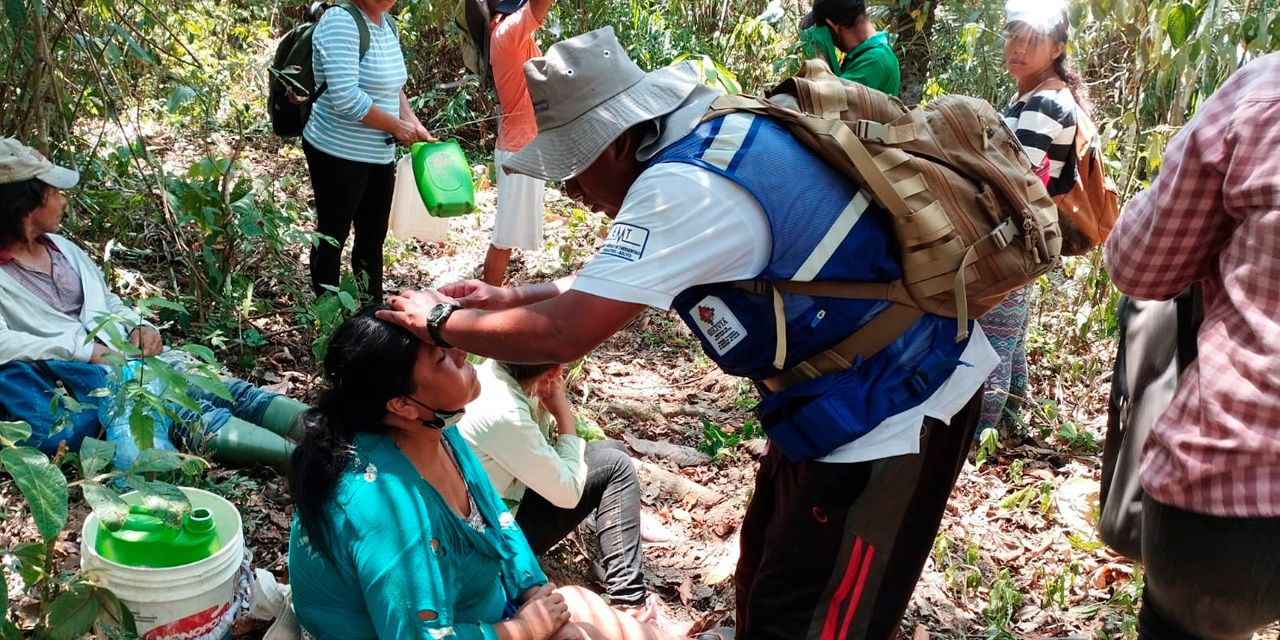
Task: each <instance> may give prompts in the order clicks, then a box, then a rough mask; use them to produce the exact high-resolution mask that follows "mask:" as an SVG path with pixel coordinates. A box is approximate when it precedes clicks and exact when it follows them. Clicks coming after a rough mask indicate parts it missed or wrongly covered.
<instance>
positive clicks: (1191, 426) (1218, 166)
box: [1106, 54, 1280, 518]
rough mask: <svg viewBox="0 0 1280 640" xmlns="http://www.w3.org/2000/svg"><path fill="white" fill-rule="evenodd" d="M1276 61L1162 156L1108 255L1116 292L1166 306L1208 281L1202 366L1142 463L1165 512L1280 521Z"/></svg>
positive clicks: (1182, 386) (1261, 65) (1224, 97)
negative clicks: (1157, 170)
mask: <svg viewBox="0 0 1280 640" xmlns="http://www.w3.org/2000/svg"><path fill="white" fill-rule="evenodd" d="M1278 119H1280V54H1272V55H1268V56H1265V57H1263V58H1259V59H1257V60H1254V61H1253V62H1251V63H1249V64H1247V65H1246V66H1244V67H1243V68H1241V69H1240V70H1239V71H1237V72H1236V73H1235V75H1233V76H1232V77H1231V78H1229V79H1228V80H1227V81H1226V82H1225V83H1224V84H1223V85H1222V88H1221V89H1220V90H1219V91H1218V92H1217V93H1216V94H1214V95H1213V96H1212V97H1211V98H1209V99H1208V100H1207V101H1206V102H1205V103H1204V105H1203V106H1201V107H1200V109H1199V111H1198V112H1197V113H1196V116H1195V118H1194V119H1193V120H1192V121H1191V122H1190V123H1189V124H1188V125H1187V126H1186V128H1184V129H1183V130H1182V132H1181V133H1179V134H1178V135H1177V136H1176V137H1175V138H1174V139H1173V141H1172V142H1170V143H1169V148H1168V150H1167V151H1166V152H1165V161H1164V169H1163V171H1161V173H1160V177H1159V178H1158V179H1157V180H1156V182H1155V184H1153V185H1152V186H1151V188H1150V189H1148V190H1146V191H1144V192H1142V193H1139V194H1138V195H1136V196H1134V198H1133V200H1131V201H1130V202H1129V205H1128V206H1127V207H1125V211H1124V215H1122V216H1120V219H1119V221H1117V222H1116V226H1115V229H1114V230H1112V232H1111V237H1110V238H1108V239H1107V243H1106V261H1107V270H1108V271H1110V272H1111V279H1112V281H1113V282H1115V285H1116V287H1117V288H1119V289H1120V290H1121V291H1123V292H1125V293H1127V294H1129V295H1131V296H1134V297H1136V298H1144V299H1168V298H1171V297H1173V296H1174V295H1176V294H1177V293H1178V292H1180V291H1182V290H1183V289H1185V288H1186V287H1187V286H1189V285H1190V284H1191V283H1193V282H1197V281H1203V282H1204V296H1205V315H1204V324H1203V325H1202V327H1201V329H1200V334H1199V336H1198V345H1199V353H1200V355H1199V358H1197V359H1196V361H1195V362H1194V363H1193V364H1192V365H1191V366H1190V368H1188V369H1187V371H1186V373H1185V375H1184V376H1183V378H1182V380H1181V381H1180V382H1179V384H1178V391H1177V395H1176V396H1175V398H1174V401H1173V405H1172V406H1171V407H1170V408H1169V410H1168V411H1166V412H1165V414H1164V415H1163V416H1162V417H1161V418H1160V421H1159V423H1157V425H1156V427H1155V428H1154V429H1153V430H1152V432H1151V435H1150V438H1149V439H1148V441H1147V444H1146V448H1145V450H1144V452H1143V458H1142V486H1143V488H1145V489H1146V491H1147V493H1148V494H1150V495H1151V497H1153V498H1155V499H1156V500H1158V501H1159V502H1161V503H1163V504H1168V505H1171V506H1174V507H1178V508H1182V509H1186V510H1188V511H1193V512H1196V513H1204V514H1209V515H1214V516H1220V517H1238V518H1257V517H1275V516H1280V120H1278Z"/></svg>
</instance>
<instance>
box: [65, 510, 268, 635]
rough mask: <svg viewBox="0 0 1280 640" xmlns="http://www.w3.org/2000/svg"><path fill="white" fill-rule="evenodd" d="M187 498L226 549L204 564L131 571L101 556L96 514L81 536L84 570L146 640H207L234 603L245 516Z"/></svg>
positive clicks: (81, 556)
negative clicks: (205, 513) (209, 517)
mask: <svg viewBox="0 0 1280 640" xmlns="http://www.w3.org/2000/svg"><path fill="white" fill-rule="evenodd" d="M182 492H183V493H185V494H187V499H188V500H190V501H191V506H192V507H193V508H204V509H208V510H209V511H210V512H211V513H212V514H213V521H214V524H215V525H216V527H217V530H218V540H219V542H221V543H222V548H221V549H219V550H218V551H217V552H216V553H214V554H213V555H212V556H209V557H208V558H205V559H204V560H200V561H198V562H192V563H191V564H184V565H182V566H178V567H168V568H164V569H157V568H153V567H130V566H128V565H123V564H120V563H118V562H114V561H111V560H108V559H106V558H103V557H102V556H100V555H98V549H97V543H98V516H97V514H90V515H89V517H88V518H86V519H85V521H84V528H83V529H82V530H81V531H80V568H81V570H83V571H84V572H85V575H86V577H89V578H90V579H92V580H93V581H94V582H95V583H96V584H98V585H99V586H102V587H105V588H107V589H110V590H111V591H112V592H113V593H115V594H116V597H118V598H120V601H121V602H123V603H124V605H125V606H126V607H128V608H129V611H130V612H131V613H132V614H133V618H134V621H136V622H137V625H138V633H139V635H141V636H142V638H143V640H188V639H191V638H203V637H206V636H208V635H209V634H210V633H212V632H214V631H216V630H217V628H218V625H219V624H220V623H221V622H222V619H223V616H224V615H225V614H226V613H227V611H228V609H230V608H231V606H232V602H233V600H234V599H235V592H236V573H237V572H238V571H239V569H240V565H241V563H242V562H243V561H244V533H243V531H242V526H241V521H240V512H239V511H237V510H236V507H235V505H233V504H231V503H230V502H227V501H226V500H224V499H223V498H222V497H220V496H217V495H214V494H212V493H209V492H208V491H201V490H200V489H191V488H189V487H182ZM123 498H124V500H125V502H128V503H130V504H139V503H141V497H140V496H139V495H138V494H137V493H128V494H125V495H124V496H123ZM227 637H230V629H227Z"/></svg>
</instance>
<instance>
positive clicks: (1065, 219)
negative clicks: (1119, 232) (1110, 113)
mask: <svg viewBox="0 0 1280 640" xmlns="http://www.w3.org/2000/svg"><path fill="white" fill-rule="evenodd" d="M1041 88H1045V89H1065V88H1066V84H1064V83H1063V82H1062V81H1061V80H1050V81H1048V82H1046V83H1044V84H1043V85H1041ZM1036 90H1037V91H1038V90H1039V89H1036ZM1075 151H1076V183H1075V184H1074V185H1073V186H1072V187H1071V190H1070V191H1068V192H1066V193H1064V194H1062V195H1059V196H1055V197H1054V198H1053V201H1054V202H1055V203H1057V205H1058V218H1059V220H1058V221H1059V223H1060V224H1061V225H1062V254H1063V255H1067V256H1080V255H1084V254H1086V253H1088V252H1089V250H1090V249H1092V248H1094V247H1096V246H1098V245H1100V244H1102V243H1103V242H1104V241H1106V239H1107V235H1108V234H1110V233H1111V227H1114V226H1116V218H1119V217H1120V198H1119V195H1118V194H1117V193H1116V185H1115V183H1114V182H1112V181H1111V177H1110V176H1108V175H1107V169H1106V165H1105V164H1103V162H1102V149H1101V147H1100V145H1099V141H1098V127H1097V126H1095V125H1094V124H1093V120H1091V119H1090V118H1089V115H1088V114H1086V113H1085V112H1084V110H1083V109H1080V108H1077V109H1076V139H1075Z"/></svg>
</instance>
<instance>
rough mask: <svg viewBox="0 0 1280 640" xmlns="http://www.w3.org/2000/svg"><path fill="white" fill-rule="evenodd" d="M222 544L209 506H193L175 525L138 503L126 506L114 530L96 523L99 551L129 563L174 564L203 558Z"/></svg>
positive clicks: (116, 560) (144, 565)
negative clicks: (126, 514)
mask: <svg viewBox="0 0 1280 640" xmlns="http://www.w3.org/2000/svg"><path fill="white" fill-rule="evenodd" d="M221 548H222V543H221V541H219V540H218V531H217V528H216V527H215V526H214V523H213V514H212V513H210V511H209V510H208V509H200V508H197V509H192V511H191V513H189V514H187V515H185V516H183V517H182V526H181V527H179V528H176V529H175V528H173V527H170V526H169V525H167V524H165V523H164V521H163V520H161V519H160V518H158V517H156V515H155V514H154V513H152V511H151V510H150V509H147V508H146V507H143V506H139V505H132V506H130V507H129V515H128V517H126V518H125V521H124V525H123V526H121V527H120V528H119V529H118V530H116V531H111V530H109V529H107V527H106V525H104V524H99V525H98V543H97V550H98V554H99V555H101V556H102V557H103V558H106V559H108V560H112V561H114V562H118V563H120V564H123V565H128V566H131V567H155V568H168V567H177V566H181V565H184V564H190V563H192V562H197V561H200V560H204V559H205V558H208V557H209V556H211V555H213V554H214V553H216V552H217V551H218V549H221Z"/></svg>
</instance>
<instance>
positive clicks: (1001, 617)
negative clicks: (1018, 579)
mask: <svg viewBox="0 0 1280 640" xmlns="http://www.w3.org/2000/svg"><path fill="white" fill-rule="evenodd" d="M1021 606H1022V592H1020V591H1019V590H1018V588H1017V586H1015V585H1014V584H1013V579H1012V578H1011V577H1010V574H1009V570H1008V569H1001V570H1000V575H998V576H996V579H995V581H994V582H992V583H991V588H990V589H989V590H988V592H987V606H985V607H983V608H982V617H983V618H984V619H985V620H986V621H987V633H986V635H985V636H984V637H986V638H987V639H988V640H1014V638H1015V636H1014V635H1013V634H1012V633H1011V632H1010V631H1009V623H1010V622H1012V621H1013V616H1014V615H1015V614H1017V613H1018V608H1019V607H1021Z"/></svg>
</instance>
